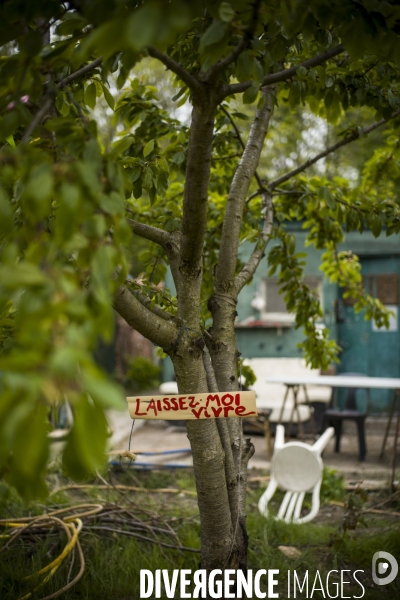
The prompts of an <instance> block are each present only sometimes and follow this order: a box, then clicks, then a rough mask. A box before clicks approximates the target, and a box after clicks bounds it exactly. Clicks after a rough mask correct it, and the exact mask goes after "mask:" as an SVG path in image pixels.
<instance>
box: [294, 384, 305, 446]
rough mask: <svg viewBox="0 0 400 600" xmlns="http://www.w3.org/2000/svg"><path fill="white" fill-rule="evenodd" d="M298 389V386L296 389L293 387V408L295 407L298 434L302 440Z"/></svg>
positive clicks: (302, 428) (302, 431)
mask: <svg viewBox="0 0 400 600" xmlns="http://www.w3.org/2000/svg"><path fill="white" fill-rule="evenodd" d="M299 390H300V386H297V387H296V389H293V402H294V408H295V409H296V413H297V423H298V427H299V434H300V437H301V439H302V440H304V427H303V423H302V421H301V416H300V409H299V403H298V402H297V396H298V393H299Z"/></svg>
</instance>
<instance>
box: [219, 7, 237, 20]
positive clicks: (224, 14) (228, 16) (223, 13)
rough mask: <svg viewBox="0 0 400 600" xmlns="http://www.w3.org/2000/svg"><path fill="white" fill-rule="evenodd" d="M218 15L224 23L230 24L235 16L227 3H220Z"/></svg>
mask: <svg viewBox="0 0 400 600" xmlns="http://www.w3.org/2000/svg"><path fill="white" fill-rule="evenodd" d="M218 15H219V18H220V19H221V21H223V22H224V23H230V22H231V21H232V19H233V18H234V16H235V11H234V10H233V8H232V6H231V5H230V4H229V2H221V4H220V5H219V9H218Z"/></svg>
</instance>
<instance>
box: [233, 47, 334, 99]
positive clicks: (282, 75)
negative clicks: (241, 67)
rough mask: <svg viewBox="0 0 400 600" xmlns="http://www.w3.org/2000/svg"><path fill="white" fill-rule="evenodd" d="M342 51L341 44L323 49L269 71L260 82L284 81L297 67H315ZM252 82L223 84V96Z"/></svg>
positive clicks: (243, 89)
mask: <svg viewBox="0 0 400 600" xmlns="http://www.w3.org/2000/svg"><path fill="white" fill-rule="evenodd" d="M342 52H344V46H343V44H338V45H337V46H334V47H333V48H330V49H329V50H325V51H324V52H321V54H318V55H317V56H313V57H312V58H308V59H307V60H305V61H303V62H302V63H300V64H298V65H296V66H295V67H290V68H289V69H283V71H278V72H277V73H270V74H269V75H266V76H265V77H264V79H263V82H262V84H261V87H262V86H265V85H273V84H276V83H280V82H281V81H286V80H287V79H290V78H291V77H294V76H295V75H296V71H297V69H298V68H299V67H304V68H305V69H311V68H312V67H316V66H317V65H321V64H322V63H324V62H326V61H327V60H329V59H330V58H333V57H335V56H337V55H338V54H341V53H342ZM252 84H253V82H252V81H243V82H242V83H232V84H230V85H227V86H225V96H230V95H231V94H238V93H240V92H245V91H246V90H247V89H248V88H249V87H251V86H252Z"/></svg>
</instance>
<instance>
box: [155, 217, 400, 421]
mask: <svg viewBox="0 0 400 600" xmlns="http://www.w3.org/2000/svg"><path fill="white" fill-rule="evenodd" d="M288 229H290V232H291V233H293V234H294V235H295V236H296V241H297V243H296V251H297V252H306V253H307V259H306V267H305V269H304V273H305V276H309V277H324V276H323V273H322V272H321V271H320V265H321V254H322V252H320V251H317V250H315V249H314V248H313V247H311V246H308V247H305V240H306V233H305V231H304V230H302V229H301V227H300V226H299V225H298V224H289V226H288ZM272 247H273V246H272V244H271V245H270V246H269V247H268V248H267V252H266V254H268V253H269V252H270V250H271V248H272ZM339 249H340V250H351V251H352V252H353V253H355V254H357V255H358V256H359V257H360V258H361V260H362V263H363V262H364V260H363V259H364V258H365V259H368V258H370V259H372V258H373V257H386V258H387V260H388V261H389V262H388V263H387V264H386V262H381V265H382V266H381V268H382V269H383V270H382V271H381V272H390V271H392V272H393V269H392V267H393V264H394V263H393V260H394V257H396V256H397V257H398V256H400V239H399V236H390V237H384V234H383V236H382V237H381V238H378V239H375V238H374V237H373V235H372V233H371V232H369V231H365V232H363V233H362V234H360V233H358V232H352V233H349V234H347V235H346V240H345V242H344V243H343V244H342V245H341V247H340V248H339ZM252 250H253V245H252V244H249V243H245V244H243V245H242V246H241V249H240V254H241V258H242V260H244V261H246V259H247V258H248V257H249V256H250V254H251V252H252ZM396 260H397V259H396ZM367 263H368V261H366V264H367ZM396 264H400V263H398V262H396ZM385 269H386V271H385ZM399 271H400V268H399ZM267 277H268V263H267V260H266V259H264V260H263V261H262V263H261V264H260V266H259V268H258V270H257V272H256V274H255V276H254V278H253V281H252V282H251V284H250V285H248V286H245V288H244V289H243V290H242V292H241V294H240V296H239V300H238V307H237V311H238V317H239V322H242V321H244V320H245V319H247V318H248V317H251V316H254V317H256V318H258V313H256V312H255V310H254V309H253V308H252V307H251V301H252V299H253V298H254V295H255V293H256V291H257V290H259V289H260V287H261V284H262V281H263V280H265V279H267ZM399 279H400V272H399ZM166 286H167V287H168V288H169V289H170V290H174V285H173V281H172V277H171V274H170V273H168V275H167V279H166ZM339 299H340V292H339V290H338V288H337V286H336V284H330V283H329V282H328V281H327V280H326V279H324V278H323V310H324V317H323V322H324V324H325V325H326V326H327V327H328V329H329V330H330V333H331V337H332V338H334V339H338V338H339V337H340V335H342V334H341V332H340V331H339V329H338V327H340V324H339V325H338V324H337V323H336V304H337V302H338V300H339ZM347 310H348V308H347ZM350 310H352V308H350ZM356 318H357V321H359V320H360V322H362V321H363V315H362V314H360V315H358V316H357V317H356ZM368 328H369V329H370V328H371V324H370V323H368ZM342 330H343V327H342ZM236 333H237V342H238V349H239V351H240V352H241V354H242V356H243V357H245V358H262V357H270V358H274V357H288V358H293V357H299V356H301V355H302V354H301V350H299V348H297V344H298V343H300V342H301V341H302V340H303V337H304V336H303V333H302V331H301V330H298V329H295V327H294V326H293V325H289V326H287V325H286V326H282V327H280V328H277V327H251V326H247V327H237V328H236ZM385 335H386V336H387V335H389V334H385V333H379V334H377V336H378V337H379V336H381V337H380V339H379V344H383V345H385V343H386V342H385V340H389V338H388V337H386V338H385ZM382 336H383V337H382ZM375 337H376V336H375ZM392 337H393V336H392ZM356 338H357V334H356V335H355V338H354V340H353V342H355V339H356ZM372 339H375V338H374V336H372V337H371V340H372ZM339 341H340V340H339ZM396 348H397V346H396ZM359 352H363V349H362V348H361V350H360V349H358V347H357V348H356V347H355V346H354V347H353V353H352V355H351V356H352V358H351V359H349V358H348V357H349V352H347V356H346V352H344V353H343V363H342V364H341V365H339V367H338V371H339V372H340V371H350V370H357V369H355V368H354V369H353V367H355V366H356V365H355V364H354V365H353V362H354V356H359ZM369 354H370V355H371V356H375V360H372V362H371V361H370V362H371V364H373V365H374V373H372V372H371V373H369V374H370V375H375V376H378V374H379V373H382V375H384V374H385V373H386V371H387V370H388V369H389V370H390V373H391V376H393V377H394V376H397V377H400V356H399V353H398V352H397V353H396V351H395V352H392V353H391V357H392V358H391V367H390V368H389V367H388V364H385V365H383V364H382V368H380V363H381V362H382V361H380V358H379V353H374V352H373V351H372V350H371V347H370V349H369ZM381 355H382V356H384V355H385V356H386V355H387V352H384V353H383V354H381ZM357 360H358V359H357ZM364 362H365V361H364ZM386 363H387V361H386ZM369 370H370V369H367V370H366V369H365V368H364V369H362V370H361V371H360V372H367V371H369ZM163 378H164V380H165V381H166V380H170V379H173V367H172V363H171V361H170V359H169V358H168V359H166V360H165V361H164V370H163ZM381 398H382V399H383V397H382V395H381ZM384 400H385V402H384V404H385V406H386V405H387V404H388V402H389V396H388V395H384ZM380 403H381V400H379V401H378V397H377V395H376V393H375V394H374V398H373V404H374V409H376V408H377V407H378V405H381V404H380ZM381 407H382V405H381Z"/></svg>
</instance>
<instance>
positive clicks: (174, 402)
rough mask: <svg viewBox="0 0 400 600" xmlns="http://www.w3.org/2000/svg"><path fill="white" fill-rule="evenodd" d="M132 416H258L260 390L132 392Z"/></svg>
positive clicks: (169, 418) (130, 402) (130, 400)
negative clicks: (189, 393)
mask: <svg viewBox="0 0 400 600" xmlns="http://www.w3.org/2000/svg"><path fill="white" fill-rule="evenodd" d="M127 400H128V405H129V414H130V416H131V417H132V419H163V420H187V419H221V418H226V417H255V416H257V408H256V394H255V392H251V391H246V392H244V391H239V392H218V393H209V392H204V393H203V394H192V395H190V396H189V395H187V396H184V395H175V396H130V397H128V398H127Z"/></svg>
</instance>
